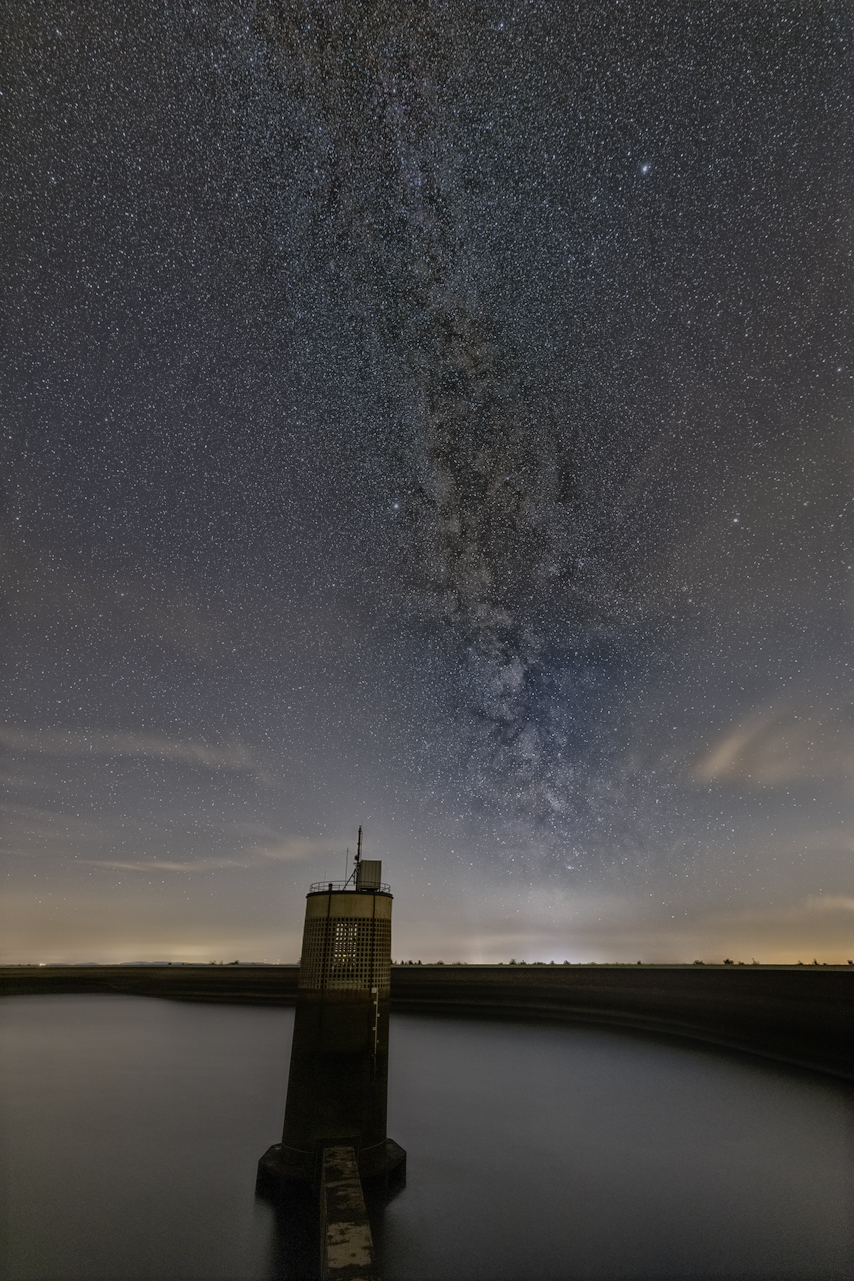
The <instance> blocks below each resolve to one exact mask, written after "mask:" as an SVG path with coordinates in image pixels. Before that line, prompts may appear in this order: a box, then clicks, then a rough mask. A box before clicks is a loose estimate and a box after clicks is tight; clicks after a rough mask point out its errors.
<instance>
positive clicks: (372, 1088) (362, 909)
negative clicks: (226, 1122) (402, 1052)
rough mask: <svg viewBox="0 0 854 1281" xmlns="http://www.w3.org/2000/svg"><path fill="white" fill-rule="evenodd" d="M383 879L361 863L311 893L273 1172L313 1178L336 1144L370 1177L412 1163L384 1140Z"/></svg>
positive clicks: (387, 946)
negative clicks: (340, 878)
mask: <svg viewBox="0 0 854 1281" xmlns="http://www.w3.org/2000/svg"><path fill="white" fill-rule="evenodd" d="M381 875H382V864H381V863H379V862H375V861H365V860H359V861H357V865H356V872H355V874H354V877H353V878H351V880H350V881H347V882H345V883H341V882H337V883H336V882H333V881H329V882H325V883H320V884H317V885H312V886H311V888H310V890H309V893H308V896H307V899H306V909H305V928H304V932H303V945H302V957H301V959H300V972H299V990H298V994H297V1005H296V1017H295V1019H294V1039H293V1047H292V1049H291V1066H290V1075H289V1077H288V1096H287V1103H286V1105H285V1124H284V1130H283V1132H282V1142H281V1144H276V1145H275V1146H274V1147H272V1148H270V1149H269V1151H268V1152H267V1153H265V1155H264V1156H263V1157H262V1158H261V1168H262V1170H263V1171H265V1172H266V1173H269V1174H276V1175H278V1176H279V1177H280V1178H288V1179H297V1180H310V1179H313V1178H314V1177H315V1176H316V1172H317V1168H318V1163H319V1159H320V1153H321V1151H322V1149H323V1148H324V1147H330V1146H335V1145H346V1146H351V1147H353V1148H354V1149H355V1150H356V1153H357V1156H358V1161H359V1172H360V1174H361V1175H362V1177H363V1178H370V1177H373V1176H376V1175H381V1174H386V1173H388V1172H389V1171H390V1170H392V1169H394V1168H396V1167H398V1166H401V1165H402V1163H403V1161H404V1160H405V1153H404V1151H403V1149H402V1148H400V1147H398V1145H397V1144H396V1143H394V1142H393V1141H392V1140H391V1139H389V1138H387V1136H386V1095H387V1089H388V1006H389V981H390V968H391V904H392V896H391V893H390V892H389V887H388V886H387V885H383V884H382V881H381Z"/></svg>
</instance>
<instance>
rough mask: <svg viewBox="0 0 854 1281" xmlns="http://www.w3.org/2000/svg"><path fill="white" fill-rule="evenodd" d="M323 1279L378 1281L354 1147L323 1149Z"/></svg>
mask: <svg viewBox="0 0 854 1281" xmlns="http://www.w3.org/2000/svg"><path fill="white" fill-rule="evenodd" d="M320 1275H321V1278H322V1281H377V1273H376V1269H375V1265H374V1243H373V1240H372V1238H371V1228H370V1224H369V1223H368V1213H367V1210H366V1209H365V1198H364V1196H363V1194H362V1184H361V1182H360V1180H359V1168H358V1165H357V1164H356V1153H355V1150H354V1149H353V1148H351V1147H343V1146H342V1147H329V1148H324V1151H323V1161H322V1166H321V1176H320Z"/></svg>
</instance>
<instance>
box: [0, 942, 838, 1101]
mask: <svg viewBox="0 0 854 1281" xmlns="http://www.w3.org/2000/svg"><path fill="white" fill-rule="evenodd" d="M298 973H299V967H298V966H296V965H157V966H155V965H151V966H148V965H146V966H121V965H118V966H107V965H104V966H59V965H56V966H53V965H50V966H48V965H46V966H5V967H0V995H24V994H34V993H39V992H116V993H123V994H126V995H138V996H159V997H165V998H169V999H172V1000H185V1001H215V1002H226V1003H235V1004H253V1005H293V1004H295V1002H296V997H297V978H298ZM391 1007H392V1010H401V1011H403V1010H405V1011H409V1012H412V1013H434V1014H443V1015H448V1014H451V1015H459V1016H465V1017H471V1016H487V1017H500V1018H534V1019H544V1018H546V1019H555V1020H565V1021H573V1022H588V1023H599V1024H607V1025H610V1026H614V1027H628V1028H638V1029H642V1030H644V1031H648V1032H649V1031H652V1032H657V1033H663V1034H667V1035H677V1036H683V1037H690V1038H693V1039H695V1040H702V1041H708V1042H713V1043H716V1044H719V1045H725V1046H729V1047H730V1048H734V1049H739V1050H745V1051H748V1052H750V1053H759V1054H764V1055H770V1056H771V1057H774V1058H778V1059H782V1060H785V1061H786V1062H789V1063H794V1064H798V1065H800V1066H803V1067H807V1068H813V1069H818V1070H819V1071H825V1072H831V1073H833V1074H834V1075H836V1076H843V1077H847V1078H849V1079H854V966H851V967H849V966H831V965H820V966H813V965H804V966H775V965H745V966H724V965H704V966H693V965H637V966H635V965H571V966H570V965H566V966H564V965H395V966H393V967H392V970H391Z"/></svg>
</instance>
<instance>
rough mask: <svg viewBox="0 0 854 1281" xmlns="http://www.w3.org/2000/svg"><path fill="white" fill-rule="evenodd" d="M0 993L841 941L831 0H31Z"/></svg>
mask: <svg viewBox="0 0 854 1281" xmlns="http://www.w3.org/2000/svg"><path fill="white" fill-rule="evenodd" d="M5 21H6V23H7V30H6V33H5V38H4V48H5V49H6V58H5V63H6V69H5V75H4V81H3V83H2V98H0V111H2V114H3V126H2V130H0V150H2V155H3V169H4V172H5V175H6V182H5V184H4V194H3V214H4V234H3V238H2V252H3V256H4V264H3V278H4V281H5V286H6V287H5V290H4V295H5V302H4V304H3V317H4V335H3V347H4V352H5V357H4V361H3V372H2V403H3V434H4V441H3V450H4V456H5V460H6V461H5V463H4V466H3V468H2V483H3V492H4V509H3V516H2V542H3V569H2V575H3V588H4V596H5V599H6V612H5V620H6V621H5V623H4V634H5V641H4V645H5V649H6V669H7V672H8V673H9V680H8V681H7V682H6V683H5V693H4V694H3V704H2V708H0V772H2V778H3V784H4V801H3V809H2V829H3V844H4V860H3V863H4V878H5V892H4V896H3V901H4V908H3V926H4V928H3V942H2V945H0V960H3V961H51V960H53V961H60V960H61V961H87V960H94V961H98V960H103V961H112V960H158V959H163V960H185V961H191V960H204V961H208V960H214V959H216V960H232V959H235V958H239V959H241V960H269V961H275V960H281V961H294V960H296V959H297V958H298V954H299V942H300V937H301V929H302V913H303V894H304V893H305V891H306V889H307V888H308V884H309V883H310V882H311V881H313V880H317V879H328V878H329V877H330V876H334V877H336V878H339V877H342V876H343V874H344V871H345V866H346V857H347V853H346V852H347V848H348V846H349V848H350V852H351V854H352V851H353V848H354V846H355V836H356V829H357V827H358V825H359V824H360V823H362V824H364V829H365V850H364V852H365V855H366V856H367V857H374V858H381V859H383V862H384V875H385V876H386V878H387V879H388V880H389V881H390V882H391V883H392V888H393V891H394V893H395V896H396V903H395V936H394V944H393V955H395V956H396V957H398V958H408V957H419V958H421V959H423V960H425V961H426V960H431V959H436V958H443V959H445V960H446V961H452V960H469V961H477V960H509V959H510V958H511V957H513V958H516V959H522V958H525V959H527V960H529V961H533V960H551V959H554V960H564V959H569V960H573V961H579V960H629V961H635V960H637V959H643V960H648V961H670V960H685V961H690V960H693V959H695V958H704V959H706V960H710V961H711V960H722V959H723V958H724V956H732V957H734V958H735V959H743V960H745V961H750V960H751V959H753V958H755V959H757V960H760V961H793V960H798V959H804V960H806V961H809V960H812V959H813V958H814V957H817V958H818V959H819V960H827V961H832V960H844V959H846V958H847V957H848V956H854V929H852V927H854V873H852V864H853V863H854V837H852V827H851V819H852V817H854V815H852V809H854V806H852V783H854V701H852V681H851V668H850V654H851V604H852V601H851V587H852V572H851V571H852V565H854V549H852V544H851V532H852V530H851V516H852V505H851V496H852V491H851V479H852V473H851V464H852V456H851V455H852V450H851V425H852V407H854V357H852V351H854V345H853V344H852V338H854V324H853V323H852V303H851V300H852V298H854V235H853V234H852V137H854V131H852V125H854V109H852V108H853V107H854V104H852V90H851V84H852V69H854V67H853V66H852V48H853V47H854V45H853V44H852V35H854V31H852V28H853V27H854V15H852V11H851V7H850V5H848V4H847V3H845V2H844V0H826V2H825V0H780V2H777V0H769V2H765V0H755V3H749V4H747V3H741V2H739V3H727V2H726V0H724V3H716V4H711V3H707V2H706V0H656V2H655V3H653V2H652V0H584V3H571V2H570V0H530V2H523V0H483V2H482V3H477V2H474V0H471V2H469V0H465V2H463V3H459V0H453V3H452V2H451V0H418V2H416V0H372V3H370V4H365V3H362V2H361V0H251V2H250V0H230V2H229V3H223V2H218V0H205V3H202V2H201V0H198V2H197V3H195V4H193V3H188V2H187V0H175V2H169V3H165V4H162V5H154V4H142V3H139V0H136V2H132V0H110V2H109V3H107V2H106V0H87V3H86V4H75V3H70V2H66V3H61V2H52V0H35V2H34V3H32V4H28V5H26V6H20V5H19V6H13V7H12V9H11V11H10V12H9V13H8V14H7V16H6V19H5Z"/></svg>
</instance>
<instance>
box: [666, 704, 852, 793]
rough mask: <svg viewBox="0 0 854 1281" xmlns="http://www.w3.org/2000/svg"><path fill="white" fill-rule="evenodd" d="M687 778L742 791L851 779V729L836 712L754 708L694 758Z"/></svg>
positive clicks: (786, 708) (787, 708)
mask: <svg viewBox="0 0 854 1281" xmlns="http://www.w3.org/2000/svg"><path fill="white" fill-rule="evenodd" d="M691 774H692V778H693V779H694V781H695V782H698V783H712V782H714V783H720V782H728V783H740V784H742V785H746V786H748V787H780V786H786V785H787V784H796V783H813V782H837V781H841V780H844V781H851V780H852V779H854V728H852V726H851V725H850V724H848V723H846V721H845V720H844V719H843V716H842V715H841V714H840V713H839V712H836V711H827V712H822V711H819V712H810V711H807V712H799V711H797V710H796V709H794V708H789V707H784V708H768V709H764V710H760V711H758V712H754V713H753V714H752V715H750V716H748V717H746V718H745V719H743V720H742V721H741V722H740V723H739V724H738V725H736V726H735V727H734V728H733V729H730V730H728V731H727V732H726V733H725V734H724V735H723V736H722V737H721V738H720V739H719V740H718V741H717V742H716V743H715V744H714V745H713V746H712V747H711V748H709V750H708V751H706V752H704V753H703V755H702V756H700V757H699V758H698V759H697V760H695V762H694V765H693V767H692V771H691Z"/></svg>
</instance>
